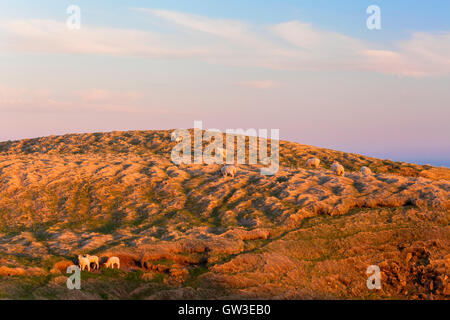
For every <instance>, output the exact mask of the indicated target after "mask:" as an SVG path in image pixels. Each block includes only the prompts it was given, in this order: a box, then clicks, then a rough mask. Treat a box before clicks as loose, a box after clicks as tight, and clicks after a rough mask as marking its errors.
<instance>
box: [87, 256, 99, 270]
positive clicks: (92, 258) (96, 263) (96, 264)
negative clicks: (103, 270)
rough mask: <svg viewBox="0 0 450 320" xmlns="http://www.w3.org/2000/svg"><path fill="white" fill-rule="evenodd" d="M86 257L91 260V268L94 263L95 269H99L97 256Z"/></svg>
mask: <svg viewBox="0 0 450 320" xmlns="http://www.w3.org/2000/svg"><path fill="white" fill-rule="evenodd" d="M84 257H85V258H86V259H88V260H89V266H90V264H91V263H94V269H97V270H98V269H99V264H98V257H97V256H90V255H88V254H85V255H84Z"/></svg>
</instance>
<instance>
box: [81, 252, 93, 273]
mask: <svg viewBox="0 0 450 320" xmlns="http://www.w3.org/2000/svg"><path fill="white" fill-rule="evenodd" d="M78 264H79V265H80V269H81V270H84V269H85V268H87V270H88V271H91V263H90V262H89V259H88V258H85V257H83V256H81V255H79V256H78Z"/></svg>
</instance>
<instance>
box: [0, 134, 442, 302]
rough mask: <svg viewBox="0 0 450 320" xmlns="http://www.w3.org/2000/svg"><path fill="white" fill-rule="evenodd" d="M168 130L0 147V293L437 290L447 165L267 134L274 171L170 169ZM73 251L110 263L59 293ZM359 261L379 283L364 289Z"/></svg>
mask: <svg viewBox="0 0 450 320" xmlns="http://www.w3.org/2000/svg"><path fill="white" fill-rule="evenodd" d="M170 133H171V131H133V132H111V133H94V134H73V135H64V136H51V137H45V138H38V139H30V140H21V141H14V142H3V143H0V296H2V297H8V298H20V297H22V296H26V297H29V298H175V299H176V298H223V297H228V298H230V297H231V298H270V297H274V298H285V299H304V298H306V299H308V298H330V299H333V298H375V299H376V298H391V297H395V298H448V297H449V296H450V287H449V285H448V274H449V270H450V250H449V248H450V226H449V221H450V169H447V168H434V167H431V166H421V165H415V164H407V163H399V162H392V161H389V160H380V159H375V158H369V157H365V156H361V155H356V154H349V153H343V152H339V151H333V150H328V149H321V148H315V147H311V146H306V145H301V144H296V143H291V142H287V141H281V142H280V165H281V167H280V170H279V172H278V174H276V175H275V176H262V175H260V173H259V170H258V166H250V165H239V166H238V174H237V176H236V177H235V178H230V177H227V178H225V177H222V176H221V175H220V174H219V171H220V168H221V166H220V165H215V164H214V165H206V164H198V165H184V164H182V165H180V166H177V165H174V164H173V163H172V161H171V160H170V152H171V150H172V148H173V146H174V145H175V142H172V141H171V139H170ZM310 156H316V157H318V158H320V159H321V160H322V163H323V165H322V167H321V168H320V169H307V168H305V161H306V160H307V159H308V157H310ZM334 160H338V161H340V162H341V163H342V164H343V165H344V167H345V168H346V172H347V173H346V174H345V176H343V177H340V176H336V175H334V174H333V173H332V172H331V171H330V170H329V168H330V165H331V163H332V162H333V161H334ZM362 165H366V166H368V167H370V168H371V169H372V171H374V173H375V174H374V175H373V176H368V177H365V176H362V175H360V174H359V173H358V170H359V168H360V167H361V166H362ZM80 253H90V254H97V255H99V256H100V257H107V256H110V255H112V254H114V255H117V256H119V257H120V259H121V261H122V270H120V271H111V270H101V271H99V272H91V273H87V272H83V276H82V277H83V278H82V279H83V289H82V290H81V291H69V290H67V288H66V287H65V279H66V278H65V276H64V275H63V274H62V273H63V272H64V270H65V268H66V267H67V265H68V264H71V263H72V262H71V260H74V258H75V256H76V255H78V254H80ZM372 264H378V265H379V266H380V268H381V271H382V290H377V291H371V290H368V289H367V287H366V279H367V275H366V274H365V271H366V268H367V267H368V266H369V265H372ZM25 288H27V289H26V290H25ZM30 288H32V289H33V290H29V289H30Z"/></svg>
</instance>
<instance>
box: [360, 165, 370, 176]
mask: <svg viewBox="0 0 450 320" xmlns="http://www.w3.org/2000/svg"><path fill="white" fill-rule="evenodd" d="M359 172H361V173H362V174H363V175H365V176H370V175H371V174H372V170H370V168H368V167H366V166H362V167H361V169H360V170H359Z"/></svg>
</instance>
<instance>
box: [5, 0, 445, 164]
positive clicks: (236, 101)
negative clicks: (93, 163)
mask: <svg viewBox="0 0 450 320" xmlns="http://www.w3.org/2000/svg"><path fill="white" fill-rule="evenodd" d="M70 4H77V5H79V6H80V8H81V23H82V28H81V30H74V31H70V30H68V29H67V28H66V27H65V21H66V19H67V17H68V15H67V14H66V8H67V6H68V5H70ZM372 4H376V5H378V6H379V7H380V8H381V18H382V29H381V30H376V31H370V30H368V29H367V27H366V18H367V14H366V12H365V11H366V8H367V6H369V5H372ZM449 15H450V2H449V1H411V0H409V1H406V0H405V1H403V0H401V1H322V0H319V1H298V0H297V1H294V0H284V1H274V0H269V1H256V0H247V1H246V0H240V1H237V0H231V1H211V0H209V1H206V0H203V1H201V0H197V1H188V0H184V1H174V0H172V1H171V0H169V1H168V0H165V1H111V0H110V1H98V0H89V1H88V0H83V1H82V0H73V1H61V0H58V1H56V0H54V1H48V0H47V1H46V0H41V1H31V0H28V1H26V0H14V1H9V0H3V1H2V2H1V3H0V115H1V117H0V140H7V139H19V138H25V137H36V136H44V135H50V134H63V133H67V132H90V131H110V130H132V129H169V128H177V127H192V126H193V121H194V120H203V122H204V126H205V128H219V129H226V128H238V127H242V128H244V129H246V128H267V129H270V128H279V129H280V135H281V138H282V139H286V140H292V141H297V142H300V143H305V144H311V145H317V146H321V147H329V148H334V149H339V150H343V151H351V152H357V153H363V154H366V155H372V156H379V157H387V158H392V159H395V160H407V161H416V162H430V163H433V164H437V165H441V164H446V165H447V166H448V165H450V139H449V136H450V126H449V124H448V123H449V121H448V119H449V118H450V107H449V106H450V92H449V90H448V88H449V83H450V59H449V57H450V33H449V32H450V19H449Z"/></svg>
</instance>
